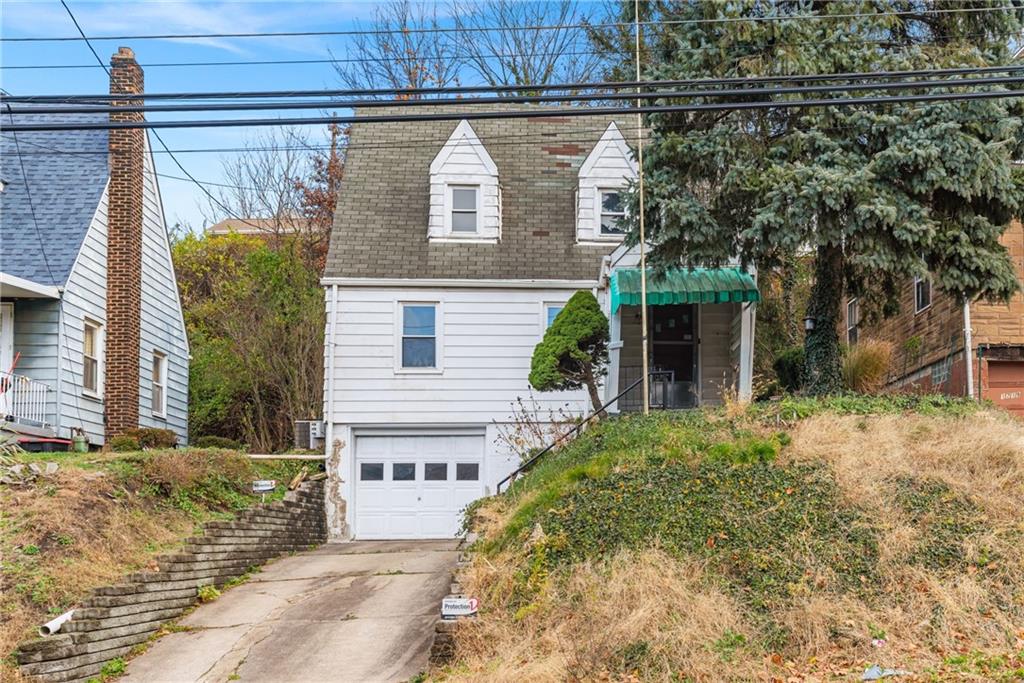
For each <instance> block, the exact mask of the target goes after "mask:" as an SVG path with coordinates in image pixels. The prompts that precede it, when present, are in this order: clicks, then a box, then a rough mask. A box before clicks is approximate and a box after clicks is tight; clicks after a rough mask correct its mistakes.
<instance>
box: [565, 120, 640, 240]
mask: <svg viewBox="0 0 1024 683" xmlns="http://www.w3.org/2000/svg"><path fill="white" fill-rule="evenodd" d="M636 177H637V165H636V161H635V160H634V159H633V153H632V152H631V151H630V149H629V146H628V145H627V144H626V140H625V139H624V138H623V137H622V133H620V132H619V129H618V128H617V127H616V125H615V124H614V123H610V124H608V129H607V130H605V132H604V135H602V136H601V139H600V140H599V141H598V143H597V144H596V145H595V146H594V149H593V150H591V152H590V155H589V156H587V158H586V160H585V161H584V162H583V165H582V166H580V172H579V182H580V184H579V189H578V190H577V204H576V241H577V242H584V243H586V242H612V241H614V242H618V241H621V240H622V237H623V235H624V234H625V230H624V229H623V227H622V221H623V220H624V219H625V218H626V206H625V203H624V201H623V200H624V197H623V192H624V191H625V189H626V187H627V186H628V185H629V181H630V180H633V179H635V178H636Z"/></svg>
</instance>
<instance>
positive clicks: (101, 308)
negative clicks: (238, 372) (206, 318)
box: [0, 114, 189, 447]
mask: <svg viewBox="0 0 1024 683" xmlns="http://www.w3.org/2000/svg"><path fill="white" fill-rule="evenodd" d="M72 116H75V115H72V114H66V115H64V114H59V115H43V114H40V115H32V116H28V117H26V118H27V119H31V120H38V121H40V122H43V121H54V120H62V119H64V118H67V117H72ZM79 117H80V118H85V119H89V120H103V118H104V117H102V116H99V117H98V116H96V115H91V114H90V115H79ZM19 140H20V144H21V146H22V148H24V147H26V146H30V145H40V146H45V147H49V148H55V149H62V150H67V151H68V152H69V153H68V154H66V155H56V154H55V155H26V156H25V157H24V159H23V160H22V163H24V173H23V170H22V166H21V163H19V162H18V160H17V158H16V154H17V150H15V149H13V147H12V146H11V145H10V144H9V143H8V141H7V139H6V138H5V140H4V149H3V151H4V162H3V176H4V180H5V181H6V182H7V188H6V190H5V191H4V195H3V204H2V220H0V301H2V306H3V307H4V309H5V313H6V315H5V316H4V321H3V326H5V327H7V328H9V329H11V330H12V334H10V335H7V334H0V347H2V348H0V356H2V357H3V359H4V366H3V367H0V377H2V379H3V381H0V389H4V388H6V390H3V391H0V408H2V410H0V412H2V413H3V414H2V416H0V417H2V418H3V422H2V423H0V428H5V429H7V430H8V431H14V432H16V433H18V434H19V435H20V436H21V437H22V438H23V439H24V441H25V444H26V445H27V446H29V447H32V446H33V444H34V445H39V444H48V443H54V442H55V443H56V444H57V446H58V447H62V446H63V445H65V444H66V442H67V440H69V439H70V438H71V436H72V435H73V434H75V433H79V432H80V433H82V434H84V435H85V436H86V437H87V439H88V441H89V442H90V443H91V444H92V445H94V446H100V445H103V444H104V442H105V439H106V437H105V431H106V429H105V413H106V405H105V397H104V383H105V382H104V380H105V376H106V372H105V367H104V366H105V362H104V361H105V347H106V343H105V342H106V341H107V339H106V322H107V313H108V301H107V276H108V272H107V247H108V244H107V235H108V230H107V204H108V192H107V188H108V178H109V165H108V160H107V157H106V155H105V153H106V151H107V133H106V132H105V131H69V132H60V131H53V132H39V133H35V132H33V133H25V134H22V135H19ZM73 152H80V153H79V154H75V153H73ZM141 161H142V165H141V166H140V168H141V169H142V173H143V179H142V187H143V193H142V197H143V213H142V224H141V226H140V229H141V231H142V276H141V277H142V279H141V282H140V289H141V305H140V310H139V314H140V348H139V351H138V363H139V411H138V422H137V424H138V425H139V426H142V427H160V428H166V429H171V430H173V431H174V432H175V433H176V434H177V436H178V439H179V442H180V443H185V442H186V441H187V438H188V424H187V405H188V362H189V355H188V353H189V352H188V340H187V339H186V332H185V324H184V319H183V317H182V310H181V304H180V299H179V296H178V290H177V284H176V281H175V277H174V269H173V266H172V263H171V252H170V243H169V240H168V234H167V226H166V222H165V219H164V210H163V205H162V202H161V197H160V188H159V184H158V183H157V179H156V178H157V176H156V172H155V168H154V165H153V159H152V156H151V153H150V151H149V147H148V145H147V146H146V149H145V152H144V154H143V159H142V160H141ZM0 332H2V330H0ZM155 356H156V357H158V358H160V359H161V361H160V368H161V370H162V371H161V372H160V373H157V374H154V357H155ZM12 365H13V368H12V367H11V366H12ZM29 396H38V397H42V399H41V402H40V401H33V400H27V398H26V397H29ZM154 397H156V398H157V404H154V403H153V399H154Z"/></svg>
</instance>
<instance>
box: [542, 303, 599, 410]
mask: <svg viewBox="0 0 1024 683" xmlns="http://www.w3.org/2000/svg"><path fill="white" fill-rule="evenodd" d="M608 338H609V337H608V318H606V317H605V315H604V313H603V312H602V311H601V306H600V305H599V304H598V303H597V299H596V298H594V295H593V294H591V293H590V292H587V291H581V292H576V293H575V294H573V295H572V298H570V299H569V301H568V303H566V304H565V308H563V309H562V310H561V311H560V312H559V314H558V315H557V316H555V320H554V321H553V322H552V323H551V326H550V327H548V329H547V331H546V332H544V339H543V340H541V342H540V343H539V344H537V346H536V348H534V350H533V359H532V361H531V363H530V384H531V385H532V386H533V388H534V389H536V390H537V391H566V390H569V389H579V388H580V387H586V388H587V392H588V393H589V394H590V402H591V403H592V404H593V406H594V410H600V409H601V394H600V393H599V392H598V389H597V381H598V379H600V378H601V377H603V376H604V374H605V372H606V370H607V366H608Z"/></svg>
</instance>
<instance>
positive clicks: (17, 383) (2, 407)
mask: <svg viewBox="0 0 1024 683" xmlns="http://www.w3.org/2000/svg"><path fill="white" fill-rule="evenodd" d="M49 391H50V386H49V385H48V384H45V383H43V382H37V381H36V380H34V379H29V378H28V377H25V376H23V375H15V374H12V373H10V372H4V371H0V419H3V420H4V421H6V422H18V423H20V424H26V425H32V426H34V427H46V426H48V425H47V423H46V398H47V394H48V393H49Z"/></svg>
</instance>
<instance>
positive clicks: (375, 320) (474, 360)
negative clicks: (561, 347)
mask: <svg viewBox="0 0 1024 683" xmlns="http://www.w3.org/2000/svg"><path fill="white" fill-rule="evenodd" d="M571 295H572V291H570V290H562V291H559V290H544V289H534V290H511V289H490V290H488V289H462V288H459V289H449V290H443V289H420V290H416V289H403V290H385V289H370V288H365V289H364V288H359V289H355V288H353V289H346V288H341V289H339V292H338V296H339V299H340V302H339V311H338V324H337V337H336V338H335V339H334V344H333V345H332V348H333V353H334V368H335V369H334V376H335V380H334V390H335V391H334V405H333V407H332V409H331V410H330V416H331V419H332V420H333V421H334V422H336V423H347V424H436V423H449V424H452V423H459V424H467V423H475V424H488V423H490V422H491V421H493V420H497V421H499V422H504V421H507V420H508V419H509V418H510V417H511V411H512V404H513V402H514V401H515V400H516V399H517V398H519V397H523V398H526V397H527V396H528V395H529V393H530V387H529V382H528V379H527V378H528V376H529V373H530V359H531V357H532V355H533V349H534V347H535V346H536V345H537V342H538V341H539V338H540V335H541V333H542V331H543V321H542V309H543V306H542V304H544V303H548V304H551V303H557V302H562V301H566V300H568V298H569V296H571ZM416 300H421V301H425V300H436V301H438V302H439V303H440V306H438V309H437V310H438V315H439V316H443V319H439V321H438V326H439V329H443V339H441V340H440V341H439V343H441V344H443V350H442V352H443V357H444V366H443V371H442V372H440V373H436V374H432V375H417V374H411V375H410V374H400V373H396V372H395V367H394V358H395V352H396V350H395V343H396V342H395V339H396V336H397V335H396V330H395V325H396V324H400V322H396V317H395V316H394V315H393V313H392V312H393V311H394V309H395V306H396V303H397V302H399V301H416ZM328 302H329V301H328ZM534 396H535V398H536V399H537V400H538V401H539V403H540V405H541V407H542V410H543V411H545V414H546V411H547V410H548V409H551V410H558V409H559V408H561V407H563V406H564V405H565V404H566V403H569V404H570V409H571V410H573V412H576V413H580V412H582V411H584V410H586V408H587V406H588V402H587V398H586V392H584V391H582V390H581V391H576V392H555V393H543V394H542V393H537V392H534Z"/></svg>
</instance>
